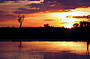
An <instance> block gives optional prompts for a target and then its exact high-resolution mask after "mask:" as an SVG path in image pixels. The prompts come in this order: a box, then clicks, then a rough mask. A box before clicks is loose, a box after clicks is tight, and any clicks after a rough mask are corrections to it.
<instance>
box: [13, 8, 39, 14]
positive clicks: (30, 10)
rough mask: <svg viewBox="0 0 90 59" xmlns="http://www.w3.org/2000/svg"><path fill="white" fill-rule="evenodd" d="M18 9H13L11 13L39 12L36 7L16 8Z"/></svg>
mask: <svg viewBox="0 0 90 59" xmlns="http://www.w3.org/2000/svg"><path fill="white" fill-rule="evenodd" d="M18 10H19V11H14V12H13V13H16V14H29V13H35V12H39V10H38V9H26V8H18Z"/></svg>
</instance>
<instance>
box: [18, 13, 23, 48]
mask: <svg viewBox="0 0 90 59" xmlns="http://www.w3.org/2000/svg"><path fill="white" fill-rule="evenodd" d="M17 20H18V22H19V23H20V27H19V28H22V23H23V20H24V15H21V16H20V15H18V19H17ZM19 47H22V40H20V45H19Z"/></svg>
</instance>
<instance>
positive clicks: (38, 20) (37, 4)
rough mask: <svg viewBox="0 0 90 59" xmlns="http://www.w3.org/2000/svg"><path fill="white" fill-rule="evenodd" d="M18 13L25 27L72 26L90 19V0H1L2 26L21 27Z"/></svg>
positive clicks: (0, 16)
mask: <svg viewBox="0 0 90 59" xmlns="http://www.w3.org/2000/svg"><path fill="white" fill-rule="evenodd" d="M18 15H24V16H25V18H24V21H23V27H43V25H44V24H49V25H50V26H53V27H72V26H73V24H74V23H79V22H81V21H88V22H89V21H90V0H0V27H19V22H18V21H17V19H18Z"/></svg>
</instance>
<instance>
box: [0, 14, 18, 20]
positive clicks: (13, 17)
mask: <svg viewBox="0 0 90 59" xmlns="http://www.w3.org/2000/svg"><path fill="white" fill-rule="evenodd" d="M16 17H17V16H15V15H11V14H7V15H0V21H6V20H13V19H15V18H16ZM6 18H7V19H6Z"/></svg>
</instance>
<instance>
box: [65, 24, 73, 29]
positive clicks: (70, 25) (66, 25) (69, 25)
mask: <svg viewBox="0 0 90 59" xmlns="http://www.w3.org/2000/svg"><path fill="white" fill-rule="evenodd" d="M64 27H65V28H72V27H73V24H65V25H64Z"/></svg>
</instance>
